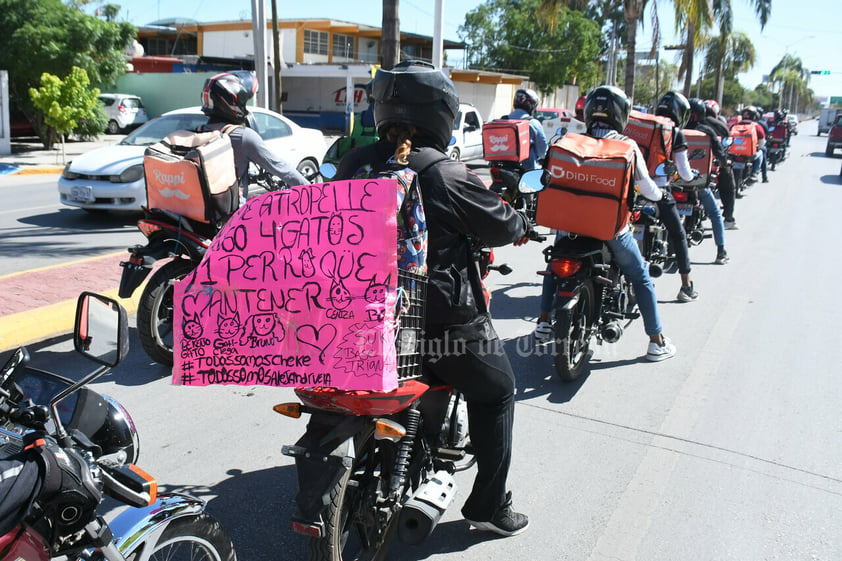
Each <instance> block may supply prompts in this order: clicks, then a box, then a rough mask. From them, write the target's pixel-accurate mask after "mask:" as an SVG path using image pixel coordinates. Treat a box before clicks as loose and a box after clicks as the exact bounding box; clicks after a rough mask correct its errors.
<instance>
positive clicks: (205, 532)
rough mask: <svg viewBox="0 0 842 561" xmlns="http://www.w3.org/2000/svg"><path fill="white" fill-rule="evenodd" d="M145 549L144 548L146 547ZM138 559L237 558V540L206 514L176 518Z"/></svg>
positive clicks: (193, 560)
mask: <svg viewBox="0 0 842 561" xmlns="http://www.w3.org/2000/svg"><path fill="white" fill-rule="evenodd" d="M144 549H145V548H144ZM137 559H138V561H236V559H237V554H236V553H235V552H234V544H233V543H232V542H231V538H230V537H228V534H227V533H226V532H225V530H224V529H223V528H222V525H221V524H220V523H219V522H218V521H217V520H216V519H214V518H213V517H211V516H210V515H207V514H200V515H199V516H190V517H185V518H179V519H177V520H174V521H173V522H172V523H170V525H169V526H168V527H167V529H166V530H165V531H164V533H163V535H161V538H160V539H159V540H158V542H157V543H156V544H155V547H154V548H153V549H152V550H151V552H142V553H141V556H140V557H138V558H137Z"/></svg>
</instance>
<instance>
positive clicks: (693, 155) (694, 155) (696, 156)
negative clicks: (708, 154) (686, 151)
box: [688, 148, 705, 160]
mask: <svg viewBox="0 0 842 561" xmlns="http://www.w3.org/2000/svg"><path fill="white" fill-rule="evenodd" d="M704 157H705V150H704V148H696V149H695V150H693V151H692V152H690V156H689V157H688V159H689V160H701V159H702V158H704Z"/></svg>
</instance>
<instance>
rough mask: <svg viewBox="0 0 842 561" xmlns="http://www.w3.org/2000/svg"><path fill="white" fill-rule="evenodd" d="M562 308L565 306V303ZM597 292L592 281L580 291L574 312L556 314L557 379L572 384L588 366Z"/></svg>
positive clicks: (559, 310)
mask: <svg viewBox="0 0 842 561" xmlns="http://www.w3.org/2000/svg"><path fill="white" fill-rule="evenodd" d="M562 305H563V303H562ZM593 309H594V290H593V285H592V284H591V282H590V281H588V282H586V283H584V284H583V285H582V286H581V287H580V288H579V301H578V302H576V305H575V306H574V307H573V309H572V310H569V311H566V310H564V309H562V307H561V306H559V308H558V309H557V310H556V317H555V322H554V324H553V332H554V334H555V342H554V344H555V352H554V357H553V359H554V363H555V371H556V374H558V377H559V378H561V379H562V380H563V381H565V382H572V381H573V380H575V379H576V378H578V377H579V375H580V374H581V373H582V372H583V371H584V369H585V366H586V365H587V363H588V358H589V352H590V343H591V329H592V326H593Z"/></svg>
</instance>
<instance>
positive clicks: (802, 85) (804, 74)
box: [769, 53, 810, 110]
mask: <svg viewBox="0 0 842 561" xmlns="http://www.w3.org/2000/svg"><path fill="white" fill-rule="evenodd" d="M769 78H770V79H771V80H772V82H773V83H776V84H780V90H779V91H780V95H781V99H780V104H781V106H783V105H784V94H785V93H786V89H787V86H789V99H788V100H787V103H786V106H787V108H788V109H789V110H792V96H793V93H794V92H795V91H796V90H797V91H798V92H799V95H800V94H801V92H803V91H805V90H806V86H807V82H808V81H809V79H810V72H809V71H808V70H807V69H806V68H804V64H803V63H802V62H801V59H800V58H799V57H797V56H795V55H791V54H789V53H787V54H785V55H784V56H783V58H781V61H780V62H779V63H778V64H776V65H775V67H774V68H772V72H771V74H770V75H769ZM796 105H797V101H796Z"/></svg>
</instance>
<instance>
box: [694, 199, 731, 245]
mask: <svg viewBox="0 0 842 561" xmlns="http://www.w3.org/2000/svg"><path fill="white" fill-rule="evenodd" d="M699 200H701V201H702V205H703V206H704V207H705V212H707V213H708V217H709V218H710V225H711V229H712V230H713V239H714V241H715V242H716V245H717V247H725V223H724V222H722V212H720V210H719V205H718V204H716V197H714V196H713V191H711V190H710V189H709V188H705V189H702V190H701V191H699Z"/></svg>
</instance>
